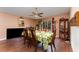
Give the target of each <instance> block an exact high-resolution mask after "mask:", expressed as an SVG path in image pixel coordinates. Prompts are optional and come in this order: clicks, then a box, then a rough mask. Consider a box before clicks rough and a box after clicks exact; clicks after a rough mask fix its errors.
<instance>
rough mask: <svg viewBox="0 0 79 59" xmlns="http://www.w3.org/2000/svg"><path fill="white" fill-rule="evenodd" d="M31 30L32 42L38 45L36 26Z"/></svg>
mask: <svg viewBox="0 0 79 59" xmlns="http://www.w3.org/2000/svg"><path fill="white" fill-rule="evenodd" d="M30 31H31V35H32V38H31V40H32V43H33V45H36V44H37V40H36V33H35V29H34V28H30Z"/></svg>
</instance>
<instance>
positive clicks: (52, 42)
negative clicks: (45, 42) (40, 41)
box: [49, 31, 56, 52]
mask: <svg viewBox="0 0 79 59" xmlns="http://www.w3.org/2000/svg"><path fill="white" fill-rule="evenodd" d="M55 36H56V31H54V34H53V36H52V40H51V42H50V43H49V45H50V46H51V51H52V52H53V51H54V50H53V47H54V49H55V51H56V47H55ZM52 45H53V47H52Z"/></svg>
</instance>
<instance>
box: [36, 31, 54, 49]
mask: <svg viewBox="0 0 79 59" xmlns="http://www.w3.org/2000/svg"><path fill="white" fill-rule="evenodd" d="M52 37H53V33H52V32H45V31H37V32H36V39H37V40H38V41H39V42H41V43H43V48H44V50H47V49H48V46H49V43H50V42H51V41H52Z"/></svg>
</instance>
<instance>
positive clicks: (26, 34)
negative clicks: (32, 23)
mask: <svg viewBox="0 0 79 59" xmlns="http://www.w3.org/2000/svg"><path fill="white" fill-rule="evenodd" d="M22 37H23V40H24V45H25V44H27V46H28V47H31V43H30V41H31V40H30V37H29V36H28V28H25V29H24V31H23V35H22Z"/></svg>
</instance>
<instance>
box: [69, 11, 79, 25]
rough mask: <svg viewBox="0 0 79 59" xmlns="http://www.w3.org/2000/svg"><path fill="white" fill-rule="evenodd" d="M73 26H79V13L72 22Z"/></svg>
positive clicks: (78, 12)
mask: <svg viewBox="0 0 79 59" xmlns="http://www.w3.org/2000/svg"><path fill="white" fill-rule="evenodd" d="M70 25H71V26H79V11H77V12H76V13H75V15H74V17H73V18H72V19H71V20H70Z"/></svg>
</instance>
